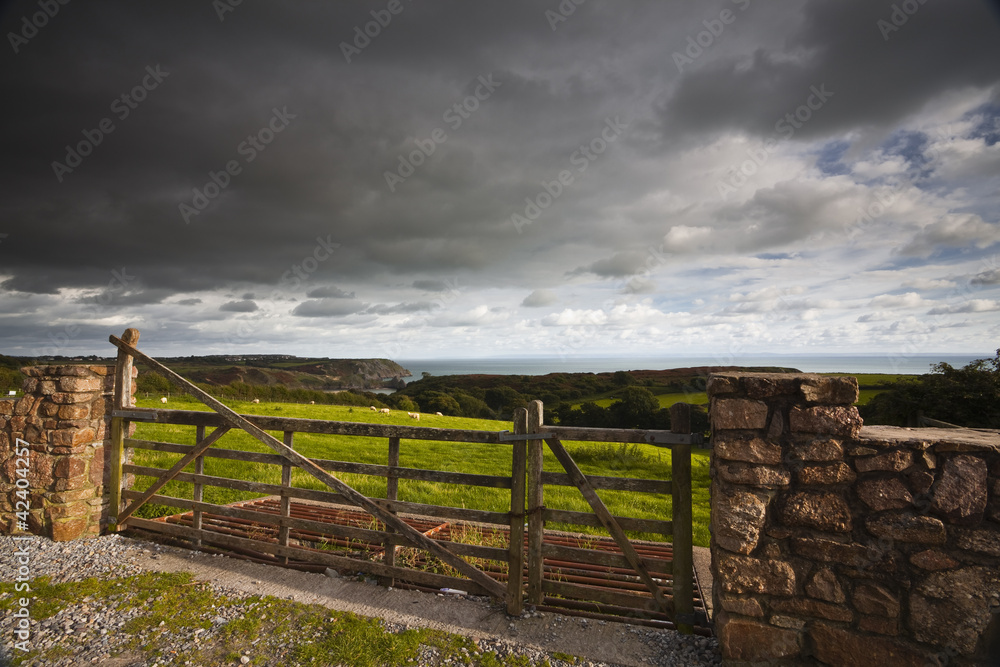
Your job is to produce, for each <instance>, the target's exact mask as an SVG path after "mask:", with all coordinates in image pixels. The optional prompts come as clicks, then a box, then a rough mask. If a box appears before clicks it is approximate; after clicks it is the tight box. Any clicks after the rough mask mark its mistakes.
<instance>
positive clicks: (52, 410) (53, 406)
mask: <svg viewBox="0 0 1000 667" xmlns="http://www.w3.org/2000/svg"><path fill="white" fill-rule="evenodd" d="M61 407H62V406H60V405H59V404H58V403H53V402H51V401H42V404H41V405H39V406H38V414H40V415H41V416H43V417H55V416H56V415H58V414H59V409H60V408H61Z"/></svg>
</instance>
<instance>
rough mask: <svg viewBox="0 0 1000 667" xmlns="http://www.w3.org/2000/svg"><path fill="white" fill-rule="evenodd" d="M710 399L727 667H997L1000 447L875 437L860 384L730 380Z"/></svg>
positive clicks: (718, 384) (979, 440)
mask: <svg viewBox="0 0 1000 667" xmlns="http://www.w3.org/2000/svg"><path fill="white" fill-rule="evenodd" d="M708 395H709V399H710V404H711V405H710V413H711V415H710V416H711V422H712V446H713V451H712V461H711V470H710V474H711V477H712V487H711V492H712V516H711V532H712V543H711V551H712V571H713V575H714V577H715V582H714V590H713V598H714V603H715V605H714V608H715V610H716V619H715V620H716V628H715V629H716V633H717V635H718V637H719V642H720V646H721V649H722V653H723V657H724V658H725V660H726V662H727V664H731V665H736V664H789V665H792V664H820V665H859V664H872V665H876V664H879V665H881V664H886V665H888V664H891V665H914V666H919V667H924V666H925V665H928V664H946V663H948V662H949V661H950V660H952V659H953V658H956V657H958V656H961V657H962V658H963V659H964V658H971V659H972V660H973V661H975V660H976V659H979V658H983V657H992V658H996V657H997V655H996V653H994V652H1000V614H998V613H997V612H998V611H1000V523H998V521H997V519H1000V515H998V513H997V511H996V509H994V508H997V507H998V503H1000V482H998V481H997V477H996V476H997V475H1000V437H997V435H996V434H995V433H994V434H985V433H981V432H979V433H977V432H972V431H967V430H964V429H962V430H952V429H902V428H893V427H865V428H864V429H862V424H861V419H860V418H859V415H858V413H857V409H856V408H855V407H853V403H855V401H856V400H857V396H858V387H857V382H856V381H855V379H854V378H849V377H824V376H818V375H808V374H767V373H722V374H717V375H713V376H712V377H711V378H710V380H709V383H708ZM993 633H995V634H997V637H996V638H993V639H991V636H992V634H993ZM992 641H996V642H997V644H996V646H994V645H992V644H990V642H992ZM963 664H964V663H963ZM970 664H971V663H970ZM984 664H985V663H984Z"/></svg>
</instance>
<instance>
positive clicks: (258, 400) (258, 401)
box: [250, 398, 260, 403]
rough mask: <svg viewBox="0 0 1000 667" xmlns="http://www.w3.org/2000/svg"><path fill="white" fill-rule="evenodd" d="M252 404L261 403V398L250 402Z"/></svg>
mask: <svg viewBox="0 0 1000 667" xmlns="http://www.w3.org/2000/svg"><path fill="white" fill-rule="evenodd" d="M250 402H251V403H260V399H259V398H255V399H253V400H252V401H250Z"/></svg>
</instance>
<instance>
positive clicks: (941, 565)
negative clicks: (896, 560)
mask: <svg viewBox="0 0 1000 667" xmlns="http://www.w3.org/2000/svg"><path fill="white" fill-rule="evenodd" d="M910 562H911V563H912V564H913V565H916V566H917V567H919V568H921V569H924V570H932V571H933V570H950V569H952V568H954V567H958V561H957V560H955V559H954V558H952V557H951V556H949V555H948V554H946V553H944V552H943V551H938V550H937V549H924V550H923V551H919V552H917V553H915V554H913V555H912V556H910Z"/></svg>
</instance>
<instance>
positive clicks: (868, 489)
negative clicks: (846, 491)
mask: <svg viewBox="0 0 1000 667" xmlns="http://www.w3.org/2000/svg"><path fill="white" fill-rule="evenodd" d="M857 491H858V497H859V498H861V501H862V502H864V504H865V505H868V507H870V508H871V509H872V510H874V511H876V512H881V511H883V510H895V509H903V508H904V507H909V506H910V503H912V502H913V496H911V495H910V492H909V491H908V490H907V489H906V487H905V486H903V483H902V482H901V481H900V480H899V479H897V478H895V477H890V478H889V479H866V480H864V481H862V482H860V483H859V484H858V485H857Z"/></svg>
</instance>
